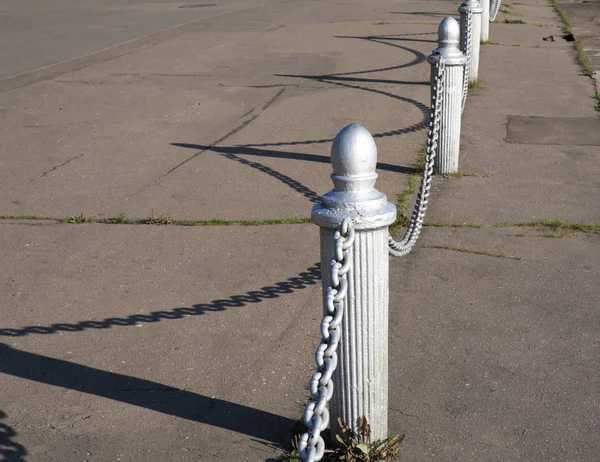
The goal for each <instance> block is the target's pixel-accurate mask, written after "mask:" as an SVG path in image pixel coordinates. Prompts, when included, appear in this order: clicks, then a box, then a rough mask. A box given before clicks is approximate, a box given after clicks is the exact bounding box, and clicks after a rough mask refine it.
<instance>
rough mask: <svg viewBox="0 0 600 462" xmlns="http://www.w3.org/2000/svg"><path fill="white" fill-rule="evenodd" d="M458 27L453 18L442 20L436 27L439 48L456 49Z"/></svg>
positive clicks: (458, 35)
mask: <svg viewBox="0 0 600 462" xmlns="http://www.w3.org/2000/svg"><path fill="white" fill-rule="evenodd" d="M459 41H460V25H459V24H458V21H456V19H454V18H453V17H450V16H448V17H447V18H444V19H442V22H440V25H439V27H438V46H439V47H440V48H458V43H459Z"/></svg>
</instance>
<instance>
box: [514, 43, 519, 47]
mask: <svg viewBox="0 0 600 462" xmlns="http://www.w3.org/2000/svg"><path fill="white" fill-rule="evenodd" d="M512 46H513V47H520V46H521V44H520V43H515V44H514V45H512Z"/></svg>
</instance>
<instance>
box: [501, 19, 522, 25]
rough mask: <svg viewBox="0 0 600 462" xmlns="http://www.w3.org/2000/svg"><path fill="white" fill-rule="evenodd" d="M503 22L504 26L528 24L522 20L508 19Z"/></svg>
mask: <svg viewBox="0 0 600 462" xmlns="http://www.w3.org/2000/svg"><path fill="white" fill-rule="evenodd" d="M503 22H504V24H527V23H526V22H525V21H523V20H522V19H508V18H506V19H505V20H504V21H503Z"/></svg>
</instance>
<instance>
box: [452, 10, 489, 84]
mask: <svg viewBox="0 0 600 462" xmlns="http://www.w3.org/2000/svg"><path fill="white" fill-rule="evenodd" d="M458 11H459V12H460V51H462V52H463V54H464V55H465V56H466V57H467V59H468V61H467V69H468V71H469V72H468V74H467V77H468V81H469V82H475V81H476V80H477V75H478V71H479V48H480V43H481V13H482V11H483V8H482V7H481V4H480V3H479V2H478V1H477V0H465V1H464V2H463V4H462V5H460V6H459V7H458Z"/></svg>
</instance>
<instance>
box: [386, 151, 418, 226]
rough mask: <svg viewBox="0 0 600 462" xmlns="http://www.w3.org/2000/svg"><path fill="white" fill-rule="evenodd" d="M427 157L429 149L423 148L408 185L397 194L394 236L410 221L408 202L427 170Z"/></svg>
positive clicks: (393, 224)
mask: <svg viewBox="0 0 600 462" xmlns="http://www.w3.org/2000/svg"><path fill="white" fill-rule="evenodd" d="M426 157H427V149H423V150H422V151H421V153H420V154H419V157H418V158H417V160H416V161H415V163H414V164H413V167H414V169H415V171H414V172H413V173H412V174H411V175H410V177H409V179H408V186H407V187H406V188H405V189H404V190H402V191H400V192H399V193H398V195H397V196H396V198H397V201H396V212H397V215H396V216H397V218H396V221H395V222H394V223H392V224H391V225H390V228H389V231H390V234H391V235H392V236H394V235H395V234H396V233H397V232H398V230H399V229H400V228H403V227H405V226H407V225H408V223H409V222H410V215H408V214H407V210H406V209H407V207H408V202H409V201H410V199H411V198H412V196H413V194H414V193H415V192H416V190H417V185H418V184H419V181H420V179H421V177H422V176H423V172H424V171H425V160H426Z"/></svg>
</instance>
